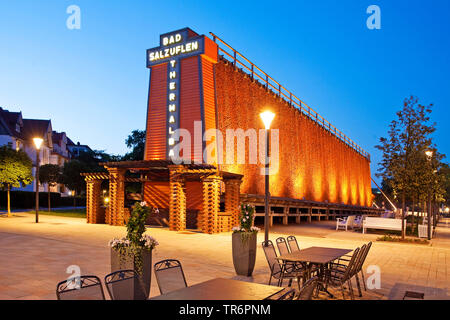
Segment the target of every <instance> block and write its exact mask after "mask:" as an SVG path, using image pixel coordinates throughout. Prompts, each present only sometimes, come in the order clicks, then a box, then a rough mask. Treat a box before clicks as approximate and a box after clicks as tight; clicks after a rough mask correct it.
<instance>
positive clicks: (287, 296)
mask: <svg viewBox="0 0 450 320" xmlns="http://www.w3.org/2000/svg"><path fill="white" fill-rule="evenodd" d="M294 297H295V290H294V289H290V290H288V289H285V292H283V293H282V294H281V295H280V296H279V297H278V299H277V300H294Z"/></svg>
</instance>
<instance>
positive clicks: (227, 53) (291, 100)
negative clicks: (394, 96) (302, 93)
mask: <svg viewBox="0 0 450 320" xmlns="http://www.w3.org/2000/svg"><path fill="white" fill-rule="evenodd" d="M210 34H211V36H212V37H213V40H214V42H215V43H217V42H218V41H219V42H220V43H217V45H218V47H219V52H221V53H223V55H222V57H224V58H227V60H230V62H232V63H233V65H234V66H235V67H238V65H241V66H242V67H243V69H242V70H244V71H246V72H247V73H248V74H249V75H250V77H251V79H252V80H256V81H259V82H261V83H262V84H263V85H264V86H265V87H266V89H267V90H270V91H272V92H273V93H274V94H276V95H278V96H279V97H280V98H282V99H283V100H284V101H286V102H287V103H288V104H289V105H290V106H294V107H296V108H297V109H298V110H299V111H300V112H301V113H302V114H304V115H305V116H307V117H308V118H310V119H311V120H313V121H314V122H316V123H317V124H318V125H320V126H321V127H322V128H324V129H325V130H327V131H329V132H330V133H331V134H333V135H334V136H336V137H337V138H338V139H340V140H341V141H342V142H344V143H345V144H346V145H348V146H349V147H350V148H352V149H354V150H355V151H356V152H358V153H359V154H361V155H362V156H364V157H365V158H367V159H368V160H370V154H369V153H368V152H367V151H365V150H364V149H363V148H361V147H360V146H359V145H357V144H356V143H355V142H354V141H353V140H352V139H350V138H349V137H347V136H346V135H345V134H344V133H342V131H340V130H339V129H337V128H336V127H335V126H334V125H332V124H331V123H330V122H329V121H327V120H326V119H325V118H324V117H322V116H321V115H320V114H319V113H317V112H316V111H315V110H314V109H312V108H311V107H310V106H308V105H307V104H306V103H305V102H304V101H302V100H301V99H300V98H298V97H297V96H296V95H294V94H293V93H292V92H291V91H289V90H288V89H286V88H285V87H284V86H282V85H281V84H280V83H279V82H278V81H276V80H275V79H273V78H272V77H271V76H269V75H268V74H267V73H265V72H264V71H263V70H261V68H259V67H258V66H256V65H255V64H254V63H252V62H251V61H250V60H249V59H247V58H246V57H244V56H243V55H242V54H241V53H239V52H238V51H236V50H235V49H234V48H233V47H231V46H230V45H229V44H228V43H226V42H225V41H223V40H222V39H220V38H219V37H218V36H217V35H215V34H214V33H212V32H210ZM220 44H222V45H223V46H224V47H223V46H221V45H220ZM227 49H228V50H227ZM240 59H241V60H240Z"/></svg>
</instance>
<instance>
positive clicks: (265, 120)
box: [259, 111, 275, 130]
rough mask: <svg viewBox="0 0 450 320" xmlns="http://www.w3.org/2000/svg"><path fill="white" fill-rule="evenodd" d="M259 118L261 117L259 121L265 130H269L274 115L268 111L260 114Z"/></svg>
mask: <svg viewBox="0 0 450 320" xmlns="http://www.w3.org/2000/svg"><path fill="white" fill-rule="evenodd" d="M259 116H260V117H261V120H262V121H263V123H264V126H265V127H266V130H270V124H271V123H272V120H273V118H275V113H273V112H270V111H264V112H262V113H260V114H259Z"/></svg>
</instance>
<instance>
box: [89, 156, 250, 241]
mask: <svg viewBox="0 0 450 320" xmlns="http://www.w3.org/2000/svg"><path fill="white" fill-rule="evenodd" d="M102 165H103V166H104V167H105V168H106V169H107V171H108V172H102V173H83V174H82V175H83V176H84V177H85V180H86V211H87V222H88V223H107V224H110V225H114V226H121V225H124V221H125V217H126V215H127V213H128V212H127V210H128V209H127V208H125V183H126V182H142V183H143V184H148V185H151V184H152V183H161V182H163V183H167V184H168V190H169V191H168V192H169V194H168V198H169V201H168V209H169V229H170V230H173V231H183V230H185V229H186V210H187V209H189V208H187V204H186V199H187V197H189V196H190V195H189V194H187V191H186V187H185V184H186V182H189V181H196V182H200V183H201V184H202V195H201V196H202V206H201V208H202V209H201V210H200V213H199V215H198V218H197V228H198V229H199V230H201V231H202V232H204V233H209V234H212V233H219V232H227V231H230V230H231V228H232V227H233V226H235V225H237V224H238V219H239V204H240V185H241V182H242V177H243V176H242V175H239V174H234V173H230V172H224V171H219V170H218V169H217V168H216V167H215V166H212V165H208V164H180V165H174V164H173V163H172V162H171V161H167V160H143V161H121V162H107V163H102ZM127 171H131V172H133V173H139V176H140V177H139V178H132V177H127V176H126V175H125V173H126V172H127ZM103 180H109V206H108V208H107V210H104V209H103V208H102V199H101V195H102V191H101V183H102V181H103ZM222 184H223V185H224V186H225V190H224V191H225V194H224V197H225V212H220V196H221V185H222ZM143 199H144V200H145V201H146V202H147V203H148V204H149V205H150V206H156V205H154V204H153V203H152V200H151V199H146V198H145V196H144V195H143Z"/></svg>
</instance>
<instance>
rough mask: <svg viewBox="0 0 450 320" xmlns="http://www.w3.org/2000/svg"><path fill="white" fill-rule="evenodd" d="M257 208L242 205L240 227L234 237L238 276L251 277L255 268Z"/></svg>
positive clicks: (235, 231)
mask: <svg viewBox="0 0 450 320" xmlns="http://www.w3.org/2000/svg"><path fill="white" fill-rule="evenodd" d="M254 220H255V207H253V206H250V205H248V204H241V213H240V215H239V226H236V227H234V228H233V229H232V230H233V235H232V237H233V238H232V251H233V265H234V269H235V270H236V274H238V275H242V276H248V277H249V276H251V275H252V273H253V269H254V268H255V260H256V239H257V234H258V231H259V228H257V227H255V226H254V225H253V223H254Z"/></svg>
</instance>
